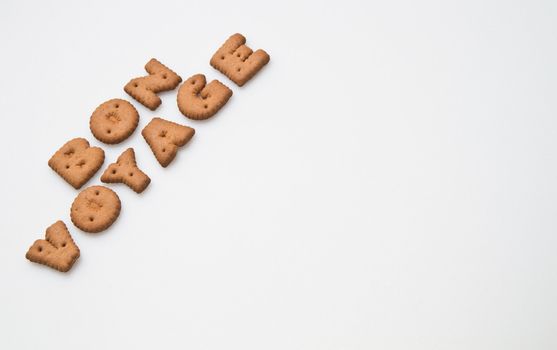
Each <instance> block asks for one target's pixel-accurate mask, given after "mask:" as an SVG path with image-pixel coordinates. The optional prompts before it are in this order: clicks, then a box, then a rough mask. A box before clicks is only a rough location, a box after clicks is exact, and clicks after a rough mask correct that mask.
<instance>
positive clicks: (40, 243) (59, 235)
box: [25, 221, 79, 272]
mask: <svg viewBox="0 0 557 350" xmlns="http://www.w3.org/2000/svg"><path fill="white" fill-rule="evenodd" d="M25 257H26V258H27V259H29V260H30V261H32V262H36V263H39V264H43V265H46V266H49V267H52V268H53V269H56V270H58V271H62V272H66V271H69V270H70V269H71V268H72V266H73V264H74V263H75V261H76V260H77V258H79V248H78V247H77V245H76V244H75V242H74V241H73V239H72V236H71V235H70V232H69V231H68V228H67V227H66V225H65V224H64V223H63V222H62V221H57V222H55V223H54V224H52V225H51V226H50V227H48V228H47V229H46V234H45V239H38V240H36V241H35V243H33V245H32V246H31V247H30V248H29V250H28V251H27V254H25Z"/></svg>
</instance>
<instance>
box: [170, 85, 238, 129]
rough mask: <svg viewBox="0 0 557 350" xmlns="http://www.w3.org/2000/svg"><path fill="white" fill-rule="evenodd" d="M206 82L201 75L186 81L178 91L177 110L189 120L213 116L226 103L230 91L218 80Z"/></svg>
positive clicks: (230, 94)
mask: <svg viewBox="0 0 557 350" xmlns="http://www.w3.org/2000/svg"><path fill="white" fill-rule="evenodd" d="M206 83H207V81H206V80H205V76H204V75H203V74H196V75H194V76H192V77H191V78H189V79H188V80H186V82H185V83H183V84H182V86H180V89H179V90H178V99H177V100H178V109H179V110H180V112H182V114H183V115H185V116H186V117H188V118H190V119H194V120H202V119H208V118H210V117H212V116H213V115H215V113H217V112H218V111H219V109H221V108H222V106H224V105H225V104H226V102H228V99H229V98H230V97H231V96H232V90H230V89H229V88H228V87H227V86H226V85H224V84H223V83H221V82H220V81H218V80H213V81H211V82H210V83H209V84H207V85H205V84H206Z"/></svg>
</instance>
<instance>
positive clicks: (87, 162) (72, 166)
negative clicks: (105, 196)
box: [48, 138, 104, 189]
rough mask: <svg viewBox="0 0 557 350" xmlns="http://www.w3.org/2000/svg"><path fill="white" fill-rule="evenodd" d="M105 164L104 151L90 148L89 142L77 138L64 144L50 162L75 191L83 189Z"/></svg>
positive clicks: (53, 168)
mask: <svg viewBox="0 0 557 350" xmlns="http://www.w3.org/2000/svg"><path fill="white" fill-rule="evenodd" d="M103 163H104V151H103V150H102V149H101V148H99V147H89V142H88V141H87V140H85V139H83V138H76V139H73V140H70V141H68V142H66V143H65V144H64V146H62V147H61V148H60V149H59V150H58V151H56V153H54V155H53V156H52V157H51V158H50V160H49V161H48V165H49V166H50V167H51V168H52V170H54V171H56V172H57V173H58V175H60V176H61V177H62V178H63V179H64V180H66V181H67V182H68V183H69V184H70V185H72V186H73V187H74V188H75V189H79V188H81V186H83V185H84V184H85V183H86V182H87V181H88V180H89V179H90V178H91V177H92V176H93V175H95V173H96V172H97V170H99V168H100V167H101V166H102V164H103Z"/></svg>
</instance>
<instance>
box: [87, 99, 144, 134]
mask: <svg viewBox="0 0 557 350" xmlns="http://www.w3.org/2000/svg"><path fill="white" fill-rule="evenodd" d="M138 123H139V114H138V113H137V110H136V109H135V107H134V106H133V105H132V104H131V103H129V102H128V101H126V100H122V99H119V98H115V99H112V100H109V101H106V102H104V103H102V104H101V105H100V106H98V107H97V108H96V109H95V111H94V112H93V114H92V115H91V119H90V120H89V128H90V129H91V132H92V133H93V135H94V136H95V137H96V138H97V140H99V141H101V142H104V143H108V144H115V143H120V142H122V141H124V140H125V139H127V138H128V137H129V136H130V135H131V134H132V133H133V132H134V130H135V128H137V124H138Z"/></svg>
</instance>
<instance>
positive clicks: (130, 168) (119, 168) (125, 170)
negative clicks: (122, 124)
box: [101, 148, 151, 193]
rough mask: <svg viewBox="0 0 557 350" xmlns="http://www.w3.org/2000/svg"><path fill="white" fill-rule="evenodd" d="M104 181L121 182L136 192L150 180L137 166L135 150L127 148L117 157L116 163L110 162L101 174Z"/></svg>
mask: <svg viewBox="0 0 557 350" xmlns="http://www.w3.org/2000/svg"><path fill="white" fill-rule="evenodd" d="M101 181H102V182H104V183H123V184H125V185H127V186H128V187H130V188H131V189H132V190H134V191H135V192H137V193H141V192H143V190H144V189H145V188H147V186H148V185H149V183H150V182H151V179H150V178H149V176H147V174H145V173H144V172H143V171H141V170H140V169H139V168H138V167H137V163H136V161H135V152H134V150H133V148H128V149H127V150H125V151H124V153H122V154H121V155H120V157H118V160H117V161H116V163H112V164H110V165H109V166H108V169H106V170H105V172H104V174H102V176H101Z"/></svg>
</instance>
